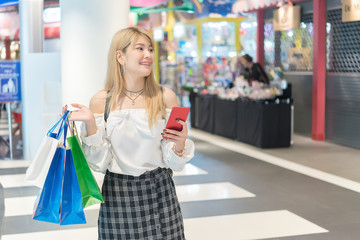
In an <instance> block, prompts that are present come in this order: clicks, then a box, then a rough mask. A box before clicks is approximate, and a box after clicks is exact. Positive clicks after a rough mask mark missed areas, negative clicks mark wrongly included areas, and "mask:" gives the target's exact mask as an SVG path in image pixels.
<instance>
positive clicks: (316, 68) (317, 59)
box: [312, 0, 326, 141]
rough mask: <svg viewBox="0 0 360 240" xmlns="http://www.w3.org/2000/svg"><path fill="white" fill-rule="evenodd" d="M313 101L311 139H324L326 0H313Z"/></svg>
mask: <svg viewBox="0 0 360 240" xmlns="http://www.w3.org/2000/svg"><path fill="white" fill-rule="evenodd" d="M313 8H314V13H313V22H314V45H313V49H314V51H313V99H312V100H313V101H312V139H313V140H318V141H323V140H324V139H325V91H326V89H325V80H326V44H324V43H326V0H317V1H313Z"/></svg>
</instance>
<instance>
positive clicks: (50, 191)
mask: <svg viewBox="0 0 360 240" xmlns="http://www.w3.org/2000/svg"><path fill="white" fill-rule="evenodd" d="M63 131H64V144H63V146H58V147H57V149H56V151H55V155H54V157H53V158H52V162H51V165H50V168H49V171H48V173H47V176H46V179H45V183H44V186H43V188H42V189H41V191H40V196H39V197H38V199H37V201H36V204H35V211H34V214H33V219H34V220H39V221H44V222H51V223H59V212H60V204H61V194H62V189H63V176H64V163H65V157H66V150H65V148H66V133H67V123H66V121H65V123H64V129H63Z"/></svg>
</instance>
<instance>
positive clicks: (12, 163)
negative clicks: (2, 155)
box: [0, 160, 31, 168]
mask: <svg viewBox="0 0 360 240" xmlns="http://www.w3.org/2000/svg"><path fill="white" fill-rule="evenodd" d="M30 163H31V161H30V160H1V161H0V168H16V167H29V166H30Z"/></svg>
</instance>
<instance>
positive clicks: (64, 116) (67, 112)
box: [46, 111, 70, 140]
mask: <svg viewBox="0 0 360 240" xmlns="http://www.w3.org/2000/svg"><path fill="white" fill-rule="evenodd" d="M69 115H70V112H69V111H66V112H65V113H64V114H63V115H62V117H61V118H60V119H59V121H57V122H56V123H55V125H54V126H52V128H50V130H49V131H48V132H47V134H46V135H47V136H51V137H53V138H56V139H57V140H59V138H60V136H61V133H62V132H63V131H64V128H65V123H66V122H67V120H68V118H69ZM59 123H60V127H59V131H58V133H57V134H55V136H54V134H52V133H53V131H54V130H55V128H56V127H57V126H58V125H59Z"/></svg>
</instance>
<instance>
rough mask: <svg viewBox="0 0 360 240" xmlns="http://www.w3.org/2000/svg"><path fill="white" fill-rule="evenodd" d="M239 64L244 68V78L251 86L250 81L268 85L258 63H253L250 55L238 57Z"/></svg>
mask: <svg viewBox="0 0 360 240" xmlns="http://www.w3.org/2000/svg"><path fill="white" fill-rule="evenodd" d="M240 62H241V64H242V65H243V66H244V67H245V71H244V78H245V79H246V80H247V81H248V83H249V85H250V86H251V85H252V81H258V82H262V83H265V84H269V83H270V81H269V77H268V76H267V74H266V72H265V70H264V69H263V68H262V66H261V65H260V64H259V63H254V62H253V59H252V57H251V56H250V55H248V54H245V55H243V56H241V57H240Z"/></svg>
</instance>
